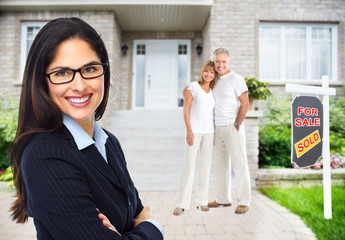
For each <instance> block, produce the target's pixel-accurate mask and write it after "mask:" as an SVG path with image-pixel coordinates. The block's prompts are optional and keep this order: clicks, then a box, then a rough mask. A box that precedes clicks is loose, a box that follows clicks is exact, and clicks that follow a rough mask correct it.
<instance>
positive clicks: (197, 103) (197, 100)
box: [189, 82, 215, 133]
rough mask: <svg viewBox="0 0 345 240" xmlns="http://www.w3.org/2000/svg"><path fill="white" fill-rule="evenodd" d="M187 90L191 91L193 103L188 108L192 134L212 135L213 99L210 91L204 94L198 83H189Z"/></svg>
mask: <svg viewBox="0 0 345 240" xmlns="http://www.w3.org/2000/svg"><path fill="white" fill-rule="evenodd" d="M189 89H190V90H192V95H193V102H192V106H191V108H190V124H191V127H192V131H193V133H213V132H214V121H213V109H214V104H215V101H214V97H213V93H212V89H211V90H210V92H209V93H206V92H205V91H204V90H203V89H202V88H201V86H200V84H199V83H198V82H191V83H190V84H189Z"/></svg>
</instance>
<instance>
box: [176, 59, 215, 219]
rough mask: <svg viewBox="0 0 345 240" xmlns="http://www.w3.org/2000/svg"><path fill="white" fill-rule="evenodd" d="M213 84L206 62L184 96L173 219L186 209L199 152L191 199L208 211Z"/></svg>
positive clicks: (213, 75) (213, 73) (212, 75)
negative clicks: (183, 150) (183, 158)
mask: <svg viewBox="0 0 345 240" xmlns="http://www.w3.org/2000/svg"><path fill="white" fill-rule="evenodd" d="M216 82H217V74H216V72H215V69H214V65H213V62H212V61H207V62H205V64H204V65H203V67H202V69H201V71H200V77H199V81H198V82H192V83H191V84H190V85H189V88H190V89H191V91H192V95H190V96H187V97H185V101H184V106H183V113H184V122H185V125H186V132H187V133H186V134H187V137H186V138H187V144H186V162H185V168H184V171H183V174H182V178H181V186H180V194H179V200H178V203H177V206H176V208H175V210H174V212H173V214H174V215H176V216H179V215H181V214H182V213H183V212H184V211H185V209H189V205H190V201H191V195H192V189H193V178H194V168H195V161H196V157H197V153H198V151H199V150H200V153H199V173H198V182H197V188H196V193H195V197H196V203H197V208H198V209H200V210H202V211H209V208H208V207H207V202H208V180H209V175H210V168H211V162H212V151H213V137H214V136H213V135H214V123H213V109H214V104H215V101H214V98H213V93H212V88H214V87H215V85H216Z"/></svg>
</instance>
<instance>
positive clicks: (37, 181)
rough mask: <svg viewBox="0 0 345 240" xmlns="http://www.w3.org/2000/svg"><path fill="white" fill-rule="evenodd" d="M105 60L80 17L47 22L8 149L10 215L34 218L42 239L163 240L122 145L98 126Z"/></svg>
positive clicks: (106, 77) (35, 50)
mask: <svg viewBox="0 0 345 240" xmlns="http://www.w3.org/2000/svg"><path fill="white" fill-rule="evenodd" d="M108 62H109V61H108V54H107V51H106V49H105V46H104V43H103V41H102V39H101V38H100V36H99V34H98V33H97V32H96V31H95V30H94V29H93V28H92V27H91V26H89V25H88V24H87V23H85V22H84V21H82V20H80V19H77V18H61V19H56V20H53V21H51V22H49V23H48V24H46V25H45V26H44V27H43V28H42V30H41V31H40V32H39V33H38V35H37V37H36V38H35V40H34V42H33V44H32V47H31V49H30V52H29V55H28V60H27V63H26V67H25V73H24V78H23V87H22V93H21V98H20V107H19V108H20V109H19V120H18V130H17V134H16V137H15V140H14V143H13V146H12V149H11V161H12V162H11V163H12V168H13V169H14V180H15V186H16V189H17V199H16V201H15V203H14V205H13V207H12V212H13V219H14V220H16V221H17V222H21V223H24V222H25V221H26V220H27V218H28V217H32V218H33V219H34V223H35V227H36V230H37V239H45V240H46V239H122V238H124V239H163V229H162V227H161V226H160V225H159V223H157V222H156V221H154V220H153V219H152V217H151V215H150V213H149V208H148V207H144V206H143V205H142V203H141V200H140V198H139V195H138V192H137V190H136V188H135V186H134V184H133V182H132V180H131V178H130V175H129V173H128V170H127V167H126V161H125V157H124V154H123V152H122V149H121V147H120V144H119V142H118V140H117V139H116V137H115V136H114V135H112V134H111V133H110V132H108V131H106V130H104V129H102V128H101V127H100V126H98V124H97V123H96V121H97V120H99V119H100V118H101V117H102V115H103V113H104V111H105V108H106V104H107V100H108V94H109V86H110V70H109V67H108ZM99 212H101V213H102V214H100V213H99ZM103 214H104V215H103Z"/></svg>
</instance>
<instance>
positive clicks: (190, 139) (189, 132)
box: [186, 130, 194, 146]
mask: <svg viewBox="0 0 345 240" xmlns="http://www.w3.org/2000/svg"><path fill="white" fill-rule="evenodd" d="M186 139H187V144H188V145H189V146H192V145H193V141H194V134H193V132H192V130H187V137H186Z"/></svg>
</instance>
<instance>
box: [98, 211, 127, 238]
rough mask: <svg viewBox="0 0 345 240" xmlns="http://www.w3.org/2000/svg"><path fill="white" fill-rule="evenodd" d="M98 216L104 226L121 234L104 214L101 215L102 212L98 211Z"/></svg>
mask: <svg viewBox="0 0 345 240" xmlns="http://www.w3.org/2000/svg"><path fill="white" fill-rule="evenodd" d="M97 211H98V209H97ZM98 217H99V219H101V220H102V223H103V225H104V226H106V227H107V228H109V229H110V230H113V231H114V232H116V233H117V234H119V235H121V234H120V233H119V232H118V231H117V230H116V228H115V227H114V226H113V225H112V224H111V223H110V221H109V219H108V218H107V217H106V216H105V215H103V214H102V213H99V214H98Z"/></svg>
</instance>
